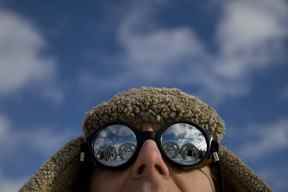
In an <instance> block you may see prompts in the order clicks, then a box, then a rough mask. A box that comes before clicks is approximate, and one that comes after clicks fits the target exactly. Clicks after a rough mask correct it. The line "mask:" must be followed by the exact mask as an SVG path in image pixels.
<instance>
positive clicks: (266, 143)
mask: <svg viewBox="0 0 288 192" xmlns="http://www.w3.org/2000/svg"><path fill="white" fill-rule="evenodd" d="M287 32H288V5H287V1H285V0H273V1H271V0H207V1H200V0H195V1H191V0H178V1H172V0H154V1H152V0H145V1H139V0H133V1H132V0H123V1H121V2H120V1H116V0H106V1H100V0H98V1H97V0H94V1H92V0H87V1H81V2H80V1H75V0H70V1H65V0H62V1H53V0H51V1H37V0H27V1H19V0H18V1H16V0H0V151H1V153H0V154H1V155H0V191H2V192H12V191H17V190H18V189H19V187H20V186H21V185H23V183H24V182H25V181H27V180H28V178H29V177H30V176H31V175H32V174H33V173H35V171H36V170H37V169H38V168H39V167H40V166H41V165H42V164H43V163H44V162H45V161H46V160H47V159H48V158H49V157H50V156H51V155H52V154H53V153H55V152H56V151H57V150H58V149H59V148H60V147H61V146H62V145H63V144H64V143H66V142H67V141H69V140H70V139H71V138H75V137H77V136H79V135H80V134H82V130H81V125H82V122H83V119H84V116H85V112H86V111H88V110H89V109H90V108H91V107H93V106H95V105H97V104H99V103H101V102H103V101H105V100H108V99H109V98H111V96H113V95H114V94H116V93H118V92H119V91H123V90H127V89H129V88H133V87H141V86H157V87H176V88H179V89H181V90H183V91H185V92H187V93H190V94H192V95H196V96H198V97H200V98H201V99H202V100H204V101H205V102H207V103H208V104H209V105H211V106H213V107H214V108H215V109H216V110H217V112H218V113H219V114H220V115H221V117H222V118H223V119H224V121H225V125H226V133H225V137H224V140H223V144H224V145H226V146H227V147H228V148H230V149H231V150H232V151H233V152H235V153H236V154H237V155H238V156H240V158H241V159H242V160H243V161H244V162H245V163H246V164H247V165H248V166H249V167H251V168H252V169H253V170H254V171H255V172H256V173H257V175H259V176H260V177H261V178H263V179H264V180H265V181H266V182H267V183H268V184H269V185H271V186H272V188H273V191H275V192H284V191H287V189H288V183H287V182H286V179H287V178H288V167H287V161H288V153H287V152H288V109H287V107H288V77H287V75H286V74H287V71H288V62H287V61H288V56H287V48H288V35H287V34H288V33H287Z"/></svg>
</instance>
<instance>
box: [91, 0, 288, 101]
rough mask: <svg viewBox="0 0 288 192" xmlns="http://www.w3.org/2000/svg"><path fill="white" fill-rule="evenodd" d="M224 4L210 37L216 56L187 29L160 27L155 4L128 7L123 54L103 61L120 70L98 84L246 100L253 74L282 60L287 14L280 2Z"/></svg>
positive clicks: (122, 34)
mask: <svg viewBox="0 0 288 192" xmlns="http://www.w3.org/2000/svg"><path fill="white" fill-rule="evenodd" d="M224 2H225V3H223V4H222V5H221V6H222V7H223V9H222V10H223V12H222V14H221V15H222V16H221V17H220V19H219V23H218V25H216V30H215V31H216V32H215V34H214V35H213V38H214V40H215V42H216V45H217V47H218V50H217V52H216V53H212V52H211V51H209V49H207V44H205V43H204V41H203V40H202V39H201V38H200V37H199V36H198V34H197V33H196V32H195V31H194V30H193V28H191V27H188V25H187V26H177V27H174V28H172V27H170V28H169V29H167V28H165V27H161V25H160V24H159V21H158V20H157V17H156V15H157V14H159V12H160V11H161V9H165V6H162V7H161V6H160V5H158V4H159V2H157V3H158V4H157V6H156V5H155V6H153V5H154V4H153V3H142V4H140V5H139V4H136V5H135V6H132V8H129V11H128V12H127V15H126V16H125V17H123V18H122V23H121V25H120V27H119V29H118V40H119V43H120V45H121V47H122V52H121V54H120V55H116V56H115V57H114V61H113V58H112V59H111V56H109V57H110V58H107V59H108V60H112V63H118V64H119V63H120V64H121V65H122V67H123V68H124V70H122V72H119V73H118V74H117V75H116V76H115V75H114V76H113V77H109V79H105V80H104V81H103V80H102V82H104V83H107V85H108V86H109V85H114V86H115V84H116V85H118V86H123V85H126V86H127V85H132V86H134V85H136V84H137V83H136V82H145V83H148V84H149V83H152V84H153V83H155V84H157V83H160V84H161V83H162V84H169V85H171V84H178V85H179V84H180V85H181V84H183V85H190V86H191V87H192V86H195V87H197V88H200V89H199V90H200V91H199V94H200V95H201V96H203V97H208V98H214V99H215V100H217V101H221V100H222V101H223V100H224V99H225V98H226V97H239V96H242V95H246V94H248V93H249V92H250V91H251V83H252V82H251V79H252V76H253V74H254V73H261V71H262V70H263V69H267V68H268V67H273V65H277V63H280V62H278V61H280V60H281V59H284V58H285V53H284V50H285V49H284V44H283V40H284V39H285V38H287V32H288V27H287V25H286V24H285V21H286V20H287V18H288V9H287V6H286V4H285V1H284V0H277V1H273V2H271V1H268V0H265V1H260V0H254V1H245V0H243V1H224ZM166 3H167V2H165V4H166ZM98 80H99V79H98V78H96V79H95V82H96V83H97V82H98ZM118 80H120V81H118ZM99 81H100V80H99ZM98 84H100V83H98Z"/></svg>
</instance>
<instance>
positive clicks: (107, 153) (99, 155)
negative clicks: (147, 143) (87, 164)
mask: <svg viewBox="0 0 288 192" xmlns="http://www.w3.org/2000/svg"><path fill="white" fill-rule="evenodd" d="M136 145H137V139H136V135H135V134H134V132H133V131H132V130H131V129H130V128H128V127H127V126H126V125H121V124H114V125H110V126H108V127H106V128H105V129H103V130H102V131H100V132H99V134H98V135H97V136H96V138H95V139H94V143H93V150H94V154H95V157H96V159H97V161H98V162H100V163H102V164H103V165H106V166H110V167H116V166H119V165H122V164H124V163H126V162H127V161H128V160H129V159H130V158H131V157H132V155H133V154H134V152H135V149H136Z"/></svg>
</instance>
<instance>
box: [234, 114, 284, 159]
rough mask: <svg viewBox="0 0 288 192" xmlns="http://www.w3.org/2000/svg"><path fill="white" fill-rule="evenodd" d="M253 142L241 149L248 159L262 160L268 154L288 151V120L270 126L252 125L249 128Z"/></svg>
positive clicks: (241, 153)
mask: <svg viewBox="0 0 288 192" xmlns="http://www.w3.org/2000/svg"><path fill="white" fill-rule="evenodd" d="M249 128H250V129H251V130H252V129H253V132H252V131H251V134H253V135H251V136H253V139H251V141H249V142H247V143H244V144H242V145H241V146H240V147H239V153H240V155H241V156H242V157H245V158H247V159H251V158H254V159H255V158H260V157H262V156H264V155H267V154H268V153H272V152H277V151H281V150H287V149H288V139H287V138H288V119H280V120H276V121H275V122H271V123H269V124H259V125H252V126H251V127H249Z"/></svg>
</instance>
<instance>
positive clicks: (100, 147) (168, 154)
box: [87, 122, 219, 168]
mask: <svg viewBox="0 0 288 192" xmlns="http://www.w3.org/2000/svg"><path fill="white" fill-rule="evenodd" d="M147 139H152V140H154V141H155V142H156V143H157V146H158V148H159V151H160V152H161V155H162V157H163V158H164V159H166V160H167V161H168V162H170V163H172V164H174V165H175V166H177V167H180V168H195V167H197V166H201V165H203V164H204V163H205V162H207V161H208V160H211V159H212V158H211V157H214V160H215V161H218V160H219V159H218V155H217V152H218V143H217V141H215V140H214V139H213V137H212V136H211V134H208V131H207V130H206V129H202V128H200V127H198V126H196V125H193V124H191V123H186V122H178V123H174V124H172V125H170V126H168V127H167V128H166V129H161V130H159V131H156V132H152V131H144V132H143V131H137V130H135V129H132V128H130V127H129V126H128V125H126V124H123V123H119V124H109V125H107V126H105V127H104V128H101V129H99V130H97V131H95V132H94V133H93V134H92V135H91V136H89V137H88V138H87V143H88V148H89V152H90V155H91V157H92V159H93V162H95V163H96V164H97V165H100V166H104V167H108V168H125V167H127V166H129V165H131V164H132V163H133V162H134V161H135V160H136V158H137V156H138V153H139V151H140V149H141V147H142V145H143V144H144V142H145V141H146V140H147Z"/></svg>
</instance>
